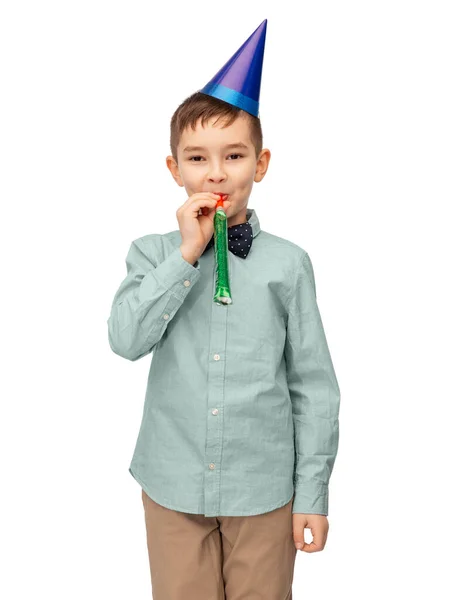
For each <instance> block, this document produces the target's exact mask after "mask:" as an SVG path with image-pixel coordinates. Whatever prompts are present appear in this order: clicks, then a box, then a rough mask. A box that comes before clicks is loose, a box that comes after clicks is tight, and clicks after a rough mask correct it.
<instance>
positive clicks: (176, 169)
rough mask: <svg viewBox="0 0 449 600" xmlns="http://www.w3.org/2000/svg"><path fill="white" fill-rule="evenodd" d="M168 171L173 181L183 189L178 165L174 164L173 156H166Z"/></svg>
mask: <svg viewBox="0 0 449 600" xmlns="http://www.w3.org/2000/svg"><path fill="white" fill-rule="evenodd" d="M165 162H166V165H167V168H168V170H169V171H170V173H171V174H172V176H173V179H174V180H175V181H176V183H177V184H178V185H179V187H184V183H183V182H182V178H181V175H180V172H179V167H178V163H177V162H176V160H175V158H174V157H173V156H167V158H166V159H165Z"/></svg>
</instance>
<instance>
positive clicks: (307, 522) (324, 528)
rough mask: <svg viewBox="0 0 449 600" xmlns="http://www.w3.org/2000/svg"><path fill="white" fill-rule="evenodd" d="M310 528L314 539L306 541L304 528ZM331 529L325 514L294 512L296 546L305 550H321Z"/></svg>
mask: <svg viewBox="0 0 449 600" xmlns="http://www.w3.org/2000/svg"><path fill="white" fill-rule="evenodd" d="M306 527H307V528H308V529H310V531H311V532H312V536H313V541H312V542H310V544H306V543H304V529H305V528H306ZM328 531H329V522H328V520H327V517H326V516H325V515H307V514H303V513H293V540H294V542H295V546H296V548H298V549H299V550H302V551H303V552H319V551H320V550H323V549H324V546H325V545H326V540H327V533H328Z"/></svg>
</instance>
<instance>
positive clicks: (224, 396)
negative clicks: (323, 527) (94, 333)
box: [107, 207, 340, 517]
mask: <svg viewBox="0 0 449 600" xmlns="http://www.w3.org/2000/svg"><path fill="white" fill-rule="evenodd" d="M247 219H248V220H249V223H250V224H251V226H252V228H253V242H252V246H251V249H250V251H249V254H248V256H247V257H246V258H245V259H243V258H240V257H238V256H235V255H234V254H233V253H232V252H228V261H229V277H230V288H231V296H232V300H233V303H232V304H230V305H218V304H216V303H214V302H213V296H214V293H215V288H214V286H215V283H214V279H215V275H216V272H215V252H214V248H211V249H209V250H207V251H206V252H204V253H203V255H202V256H201V257H200V258H199V259H198V261H197V262H196V263H195V265H192V264H190V263H189V262H187V261H186V260H185V259H184V258H183V257H182V254H181V251H180V245H181V241H182V239H181V233H180V231H179V230H175V231H171V232H168V233H165V234H149V235H145V236H143V237H141V238H138V239H136V240H134V241H133V242H132V243H131V246H130V248H129V252H128V255H127V257H126V267H127V276H126V277H125V279H124V280H123V281H122V283H121V285H120V287H119V288H118V290H117V292H116V294H115V296H114V299H113V303H112V307H111V312H110V316H109V318H108V321H107V324H108V338H109V344H110V346H111V349H112V350H113V351H114V352H115V353H116V354H118V355H119V356H122V357H124V358H127V359H128V360H131V361H135V360H138V359H140V358H142V357H143V356H145V355H147V354H149V353H152V360H151V364H150V372H149V376H148V384H147V390H146V396H145V404H144V409H143V416H142V421H141V426H140V431H139V434H138V437H137V442H136V446H135V450H134V454H133V457H132V460H131V464H130V467H129V472H130V473H131V475H132V476H133V477H134V478H135V479H136V481H137V482H138V483H139V484H140V486H141V487H142V488H143V489H144V490H145V492H146V493H147V494H148V495H149V496H150V497H151V498H152V499H153V500H154V501H155V502H157V503H159V504H161V505H163V506H165V507H167V508H170V509H173V510H178V511H182V512H187V513H194V514H204V515H205V516H206V517H215V516H244V515H256V514H261V513H266V512H269V511H271V510H274V509H275V508H278V507H281V506H284V505H285V504H287V503H288V502H289V501H290V500H291V498H292V497H293V496H294V500H293V506H292V512H293V513H312V514H322V515H327V514H328V495H329V493H328V488H329V478H330V475H331V472H332V469H333V465H334V462H335V457H336V454H337V447H338V437H339V422H338V413H339V405H340V390H339V386H338V383H337V379H336V376H335V372H334V368H333V364H332V360H331V356H330V353H329V348H328V345H327V342H326V337H325V333H324V329H323V324H322V320H321V317H320V312H319V309H318V305H317V301H316V290H315V280H314V273H313V269H312V263H311V261H310V257H309V255H308V254H307V252H306V251H305V250H303V249H302V248H301V247H299V246H298V245H296V244H294V243H293V242H290V241H288V240H286V239H284V238H281V237H277V236H275V235H272V234H270V233H268V232H266V231H262V230H261V229H260V224H259V220H258V218H257V215H256V211H255V210H254V209H251V208H248V207H247Z"/></svg>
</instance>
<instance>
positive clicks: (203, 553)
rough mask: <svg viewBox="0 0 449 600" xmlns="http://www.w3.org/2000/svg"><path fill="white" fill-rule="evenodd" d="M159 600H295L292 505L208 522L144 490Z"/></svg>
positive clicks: (155, 592) (156, 599)
mask: <svg viewBox="0 0 449 600" xmlns="http://www.w3.org/2000/svg"><path fill="white" fill-rule="evenodd" d="M142 501H143V506H144V514H145V526H146V532H147V546H148V555H149V562H150V573H151V583H152V590H153V599H154V600H292V582H293V570H294V565H295V558H296V553H297V550H296V548H295V544H294V541H293V526H292V518H293V517H292V503H293V498H292V499H291V500H290V502H289V503H288V504H286V505H285V506H281V507H280V508H277V509H275V510H273V511H271V512H268V513H264V514H261V515H251V516H247V517H245V516H243V517H205V516H204V515H194V514H189V513H183V512H179V511H175V510H171V509H169V508H166V507H165V506H161V505H160V504H157V503H156V502H155V501H154V500H152V499H151V498H150V497H149V496H148V495H147V494H146V493H145V491H144V490H143V489H142Z"/></svg>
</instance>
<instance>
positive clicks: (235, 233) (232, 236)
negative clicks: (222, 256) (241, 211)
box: [204, 221, 253, 258]
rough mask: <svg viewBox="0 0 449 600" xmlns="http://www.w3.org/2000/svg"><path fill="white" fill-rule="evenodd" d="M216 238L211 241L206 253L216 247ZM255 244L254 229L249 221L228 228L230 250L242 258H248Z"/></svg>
mask: <svg viewBox="0 0 449 600" xmlns="http://www.w3.org/2000/svg"><path fill="white" fill-rule="evenodd" d="M214 241H215V240H214V236H212V237H211V239H210V240H209V242H208V244H207V246H206V248H205V249H204V252H206V250H208V249H209V248H212V246H213V245H214ZM252 243H253V228H252V227H251V225H250V224H249V222H248V221H246V223H239V224H238V225H232V227H228V249H229V250H230V251H231V252H233V253H234V254H235V255H236V256H240V258H246V257H247V256H248V252H249V251H250V248H251V244H252Z"/></svg>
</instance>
